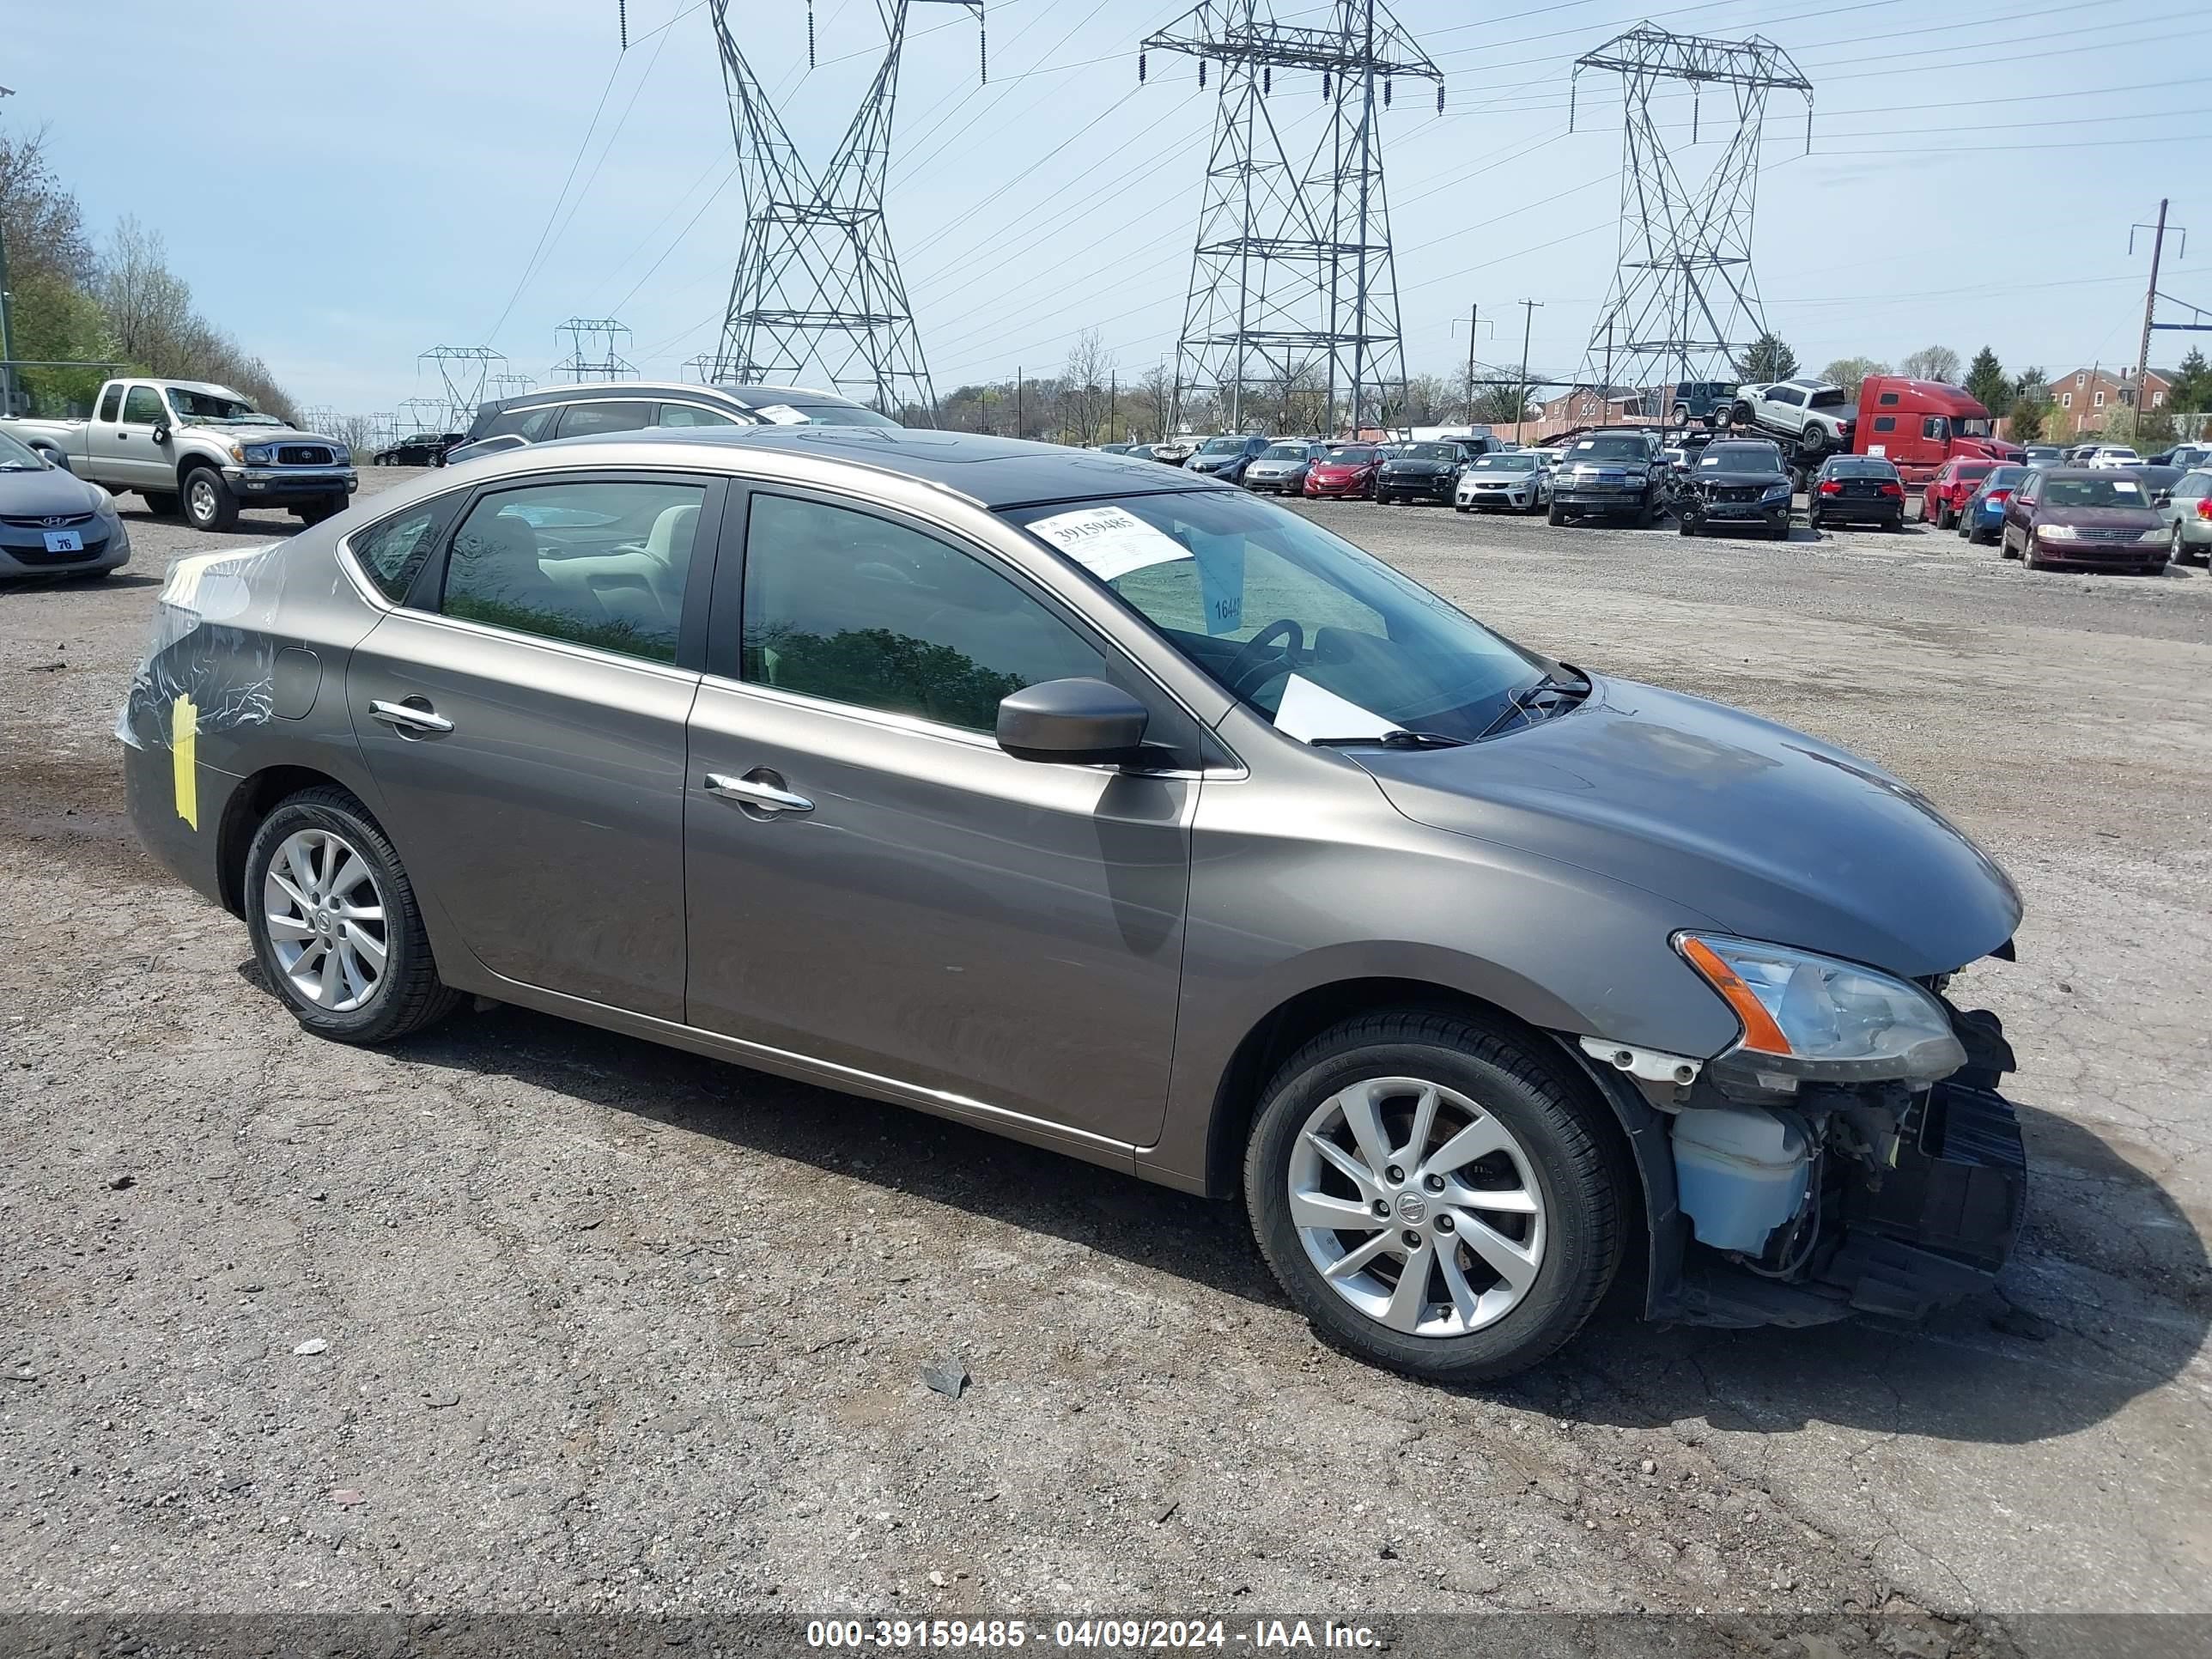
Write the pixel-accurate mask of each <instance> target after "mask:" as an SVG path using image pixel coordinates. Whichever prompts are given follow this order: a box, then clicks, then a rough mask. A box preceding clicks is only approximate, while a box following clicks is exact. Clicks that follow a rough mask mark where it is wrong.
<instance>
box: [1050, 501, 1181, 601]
mask: <svg viewBox="0 0 2212 1659" xmlns="http://www.w3.org/2000/svg"><path fill="white" fill-rule="evenodd" d="M1030 530H1032V531H1033V532H1036V534H1037V535H1040V536H1042V537H1043V538H1045V540H1047V541H1048V542H1050V543H1051V544H1053V545H1054V547H1056V548H1058V549H1059V550H1060V551H1061V552H1063V553H1065V554H1066V555H1067V556H1068V557H1069V558H1071V559H1073V560H1074V561H1075V562H1076V563H1078V564H1079V565H1081V566H1082V567H1083V568H1085V570H1088V571H1089V572H1090V573H1091V574H1092V575H1094V576H1096V577H1097V578H1098V580H1100V581H1102V582H1110V581H1113V580H1115V579H1116V578H1117V577H1121V576H1126V575H1127V574H1129V573H1130V572H1131V571H1132V570H1142V569H1144V568H1146V566H1147V565H1155V564H1166V563H1168V562H1170V561H1171V560H1175V559H1187V558H1188V557H1190V550H1189V549H1188V548H1187V547H1185V546H1184V545H1183V544H1182V543H1181V542H1179V541H1177V540H1176V538H1174V537H1172V536H1170V535H1169V534H1167V533H1166V532H1164V531H1160V530H1155V529H1154V528H1153V527H1152V526H1150V525H1148V524H1146V522H1145V521H1144V520H1142V519H1140V518H1139V517H1138V516H1137V515H1136V514H1135V513H1132V512H1130V511H1128V510H1127V508H1126V507H1080V508H1079V509H1077V510H1076V511H1075V512H1073V513H1054V515H1053V516H1052V517H1051V518H1049V519H1039V520H1036V522H1035V523H1033V524H1031V525H1030Z"/></svg>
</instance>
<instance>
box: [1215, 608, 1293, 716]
mask: <svg viewBox="0 0 2212 1659" xmlns="http://www.w3.org/2000/svg"><path fill="white" fill-rule="evenodd" d="M1278 640H1288V641H1290V645H1289V647H1288V648H1287V649H1286V650H1285V652H1284V653H1283V656H1282V659H1281V660H1280V661H1279V662H1275V661H1267V662H1263V661H1261V653H1262V652H1264V651H1266V650H1267V647H1269V646H1271V645H1273V644H1274V643H1275V641H1278ZM1305 648H1306V630H1305V629H1304V628H1303V627H1301V626H1300V625H1299V623H1298V622H1297V618H1296V617H1276V618H1275V620H1274V621H1273V622H1271V623H1268V624H1267V626H1266V627H1265V628H1263V629H1261V630H1260V631H1259V632H1258V633H1256V634H1255V635H1253V636H1252V637H1251V638H1250V639H1249V640H1247V641H1244V644H1243V647H1242V648H1241V649H1240V650H1239V651H1238V652H1237V654H1236V656H1234V657H1233V658H1231V659H1230V663H1229V669H1228V675H1229V695H1230V696H1232V697H1241V696H1243V695H1244V682H1245V681H1246V680H1247V679H1249V678H1252V676H1253V674H1254V671H1255V670H1258V669H1262V668H1264V669H1266V670H1267V671H1268V672H1270V673H1273V672H1275V671H1279V670H1281V669H1285V668H1287V667H1289V666H1290V664H1291V658H1292V656H1293V655H1294V654H1295V653H1297V652H1300V651H1303V650H1304V649H1305Z"/></svg>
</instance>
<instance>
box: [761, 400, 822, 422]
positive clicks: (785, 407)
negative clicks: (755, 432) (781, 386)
mask: <svg viewBox="0 0 2212 1659" xmlns="http://www.w3.org/2000/svg"><path fill="white" fill-rule="evenodd" d="M753 413H754V414H756V415H757V416H760V417H761V419H763V421H766V422H769V424H770V425H773V426H811V425H812V424H813V422H811V421H809V420H808V419H807V418H806V416H804V415H802V414H800V413H799V411H798V410H795V409H793V407H792V406H791V405H790V404H769V406H768V407H767V408H766V409H757V410H753Z"/></svg>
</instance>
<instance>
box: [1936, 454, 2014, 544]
mask: <svg viewBox="0 0 2212 1659" xmlns="http://www.w3.org/2000/svg"><path fill="white" fill-rule="evenodd" d="M1996 465H1997V464H1996V462H1995V461H1974V460H1953V461H1946V462H1944V463H1943V465H1942V467H1941V468H1940V469H1939V470H1938V471H1936V476H1935V477H1932V478H1930V479H1929V481H1928V488H1927V489H1923V490H1922V491H1921V492H1920V522H1921V523H1923V524H1932V525H1934V526H1936V528H1937V529H1938V530H1948V529H1949V528H1950V527H1951V526H1953V525H1954V524H1956V523H1958V522H1959V514H1960V513H1961V512H1962V511H1964V510H1965V507H1966V503H1967V502H1968V501H1972V500H1973V498H1974V486H1975V485H1977V484H1978V483H1981V481H1982V480H1983V479H1984V478H1986V477H1989V476H1990V471H1992V470H1993V469H1994V468H1995V467H1996Z"/></svg>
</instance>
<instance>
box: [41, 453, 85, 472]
mask: <svg viewBox="0 0 2212 1659" xmlns="http://www.w3.org/2000/svg"><path fill="white" fill-rule="evenodd" d="M39 459H40V460H42V461H44V462H45V463H46V468H47V471H60V472H70V471H75V470H76V469H75V468H73V467H71V466H70V464H69V457H68V456H66V455H64V454H61V453H58V451H55V450H52V449H42V450H40V451H39Z"/></svg>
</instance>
